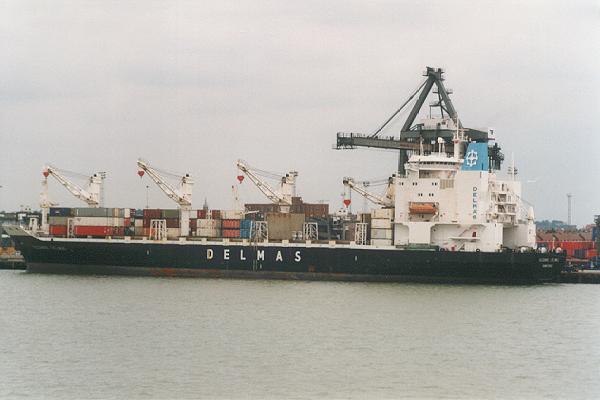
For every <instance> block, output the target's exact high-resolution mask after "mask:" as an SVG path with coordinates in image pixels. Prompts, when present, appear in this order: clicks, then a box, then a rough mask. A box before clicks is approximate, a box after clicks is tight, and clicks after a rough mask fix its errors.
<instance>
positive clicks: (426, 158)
mask: <svg viewBox="0 0 600 400" xmlns="http://www.w3.org/2000/svg"><path fill="white" fill-rule="evenodd" d="M463 162H464V161H463V160H462V159H457V158H455V157H454V156H450V155H448V154H446V153H431V154H428V155H413V156H411V157H410V158H409V160H408V163H407V164H406V170H407V171H431V172H433V171H456V170H458V169H460V167H461V166H462V164H463Z"/></svg>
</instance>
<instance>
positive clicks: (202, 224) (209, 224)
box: [196, 219, 221, 229]
mask: <svg viewBox="0 0 600 400" xmlns="http://www.w3.org/2000/svg"><path fill="white" fill-rule="evenodd" d="M196 226H197V227H198V228H207V229H216V228H219V229H220V228H221V220H218V219H198V220H196Z"/></svg>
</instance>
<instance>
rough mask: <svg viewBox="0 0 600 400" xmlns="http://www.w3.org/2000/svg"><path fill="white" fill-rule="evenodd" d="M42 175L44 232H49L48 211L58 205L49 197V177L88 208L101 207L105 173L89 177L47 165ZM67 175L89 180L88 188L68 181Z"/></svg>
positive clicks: (41, 195)
mask: <svg viewBox="0 0 600 400" xmlns="http://www.w3.org/2000/svg"><path fill="white" fill-rule="evenodd" d="M42 175H44V179H43V180H42V192H41V194H40V208H41V209H42V231H44V232H47V231H48V210H49V208H50V207H52V206H55V205H56V203H53V202H51V201H50V199H49V197H48V177H49V176H52V177H54V179H56V180H57V181H58V182H59V183H60V184H61V185H63V186H64V187H65V188H66V189H67V190H68V191H69V192H70V193H71V194H72V195H73V196H75V197H77V198H78V199H79V200H81V201H84V202H85V203H86V204H87V205H88V207H94V208H97V207H100V193H101V191H102V184H103V182H104V179H105V178H106V173H105V172H96V173H94V174H92V175H91V176H89V177H88V176H85V175H82V174H76V173H73V172H69V171H64V170H60V169H58V168H56V167H54V166H52V165H46V166H45V167H44V170H43V171H42ZM65 175H77V176H80V177H84V178H86V179H88V186H87V188H86V189H83V188H82V187H81V186H79V185H77V184H76V183H73V182H72V181H70V180H69V179H67V178H66V176H65Z"/></svg>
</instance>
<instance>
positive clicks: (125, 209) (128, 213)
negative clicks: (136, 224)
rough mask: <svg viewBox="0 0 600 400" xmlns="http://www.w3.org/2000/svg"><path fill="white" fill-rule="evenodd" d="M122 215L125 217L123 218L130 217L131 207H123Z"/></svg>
mask: <svg viewBox="0 0 600 400" xmlns="http://www.w3.org/2000/svg"><path fill="white" fill-rule="evenodd" d="M123 217H125V218H131V208H124V209H123Z"/></svg>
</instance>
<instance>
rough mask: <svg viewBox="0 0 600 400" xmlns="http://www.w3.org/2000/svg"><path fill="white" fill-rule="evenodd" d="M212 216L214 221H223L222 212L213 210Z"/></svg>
mask: <svg viewBox="0 0 600 400" xmlns="http://www.w3.org/2000/svg"><path fill="white" fill-rule="evenodd" d="M210 216H211V217H212V219H221V210H211V211H210Z"/></svg>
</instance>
